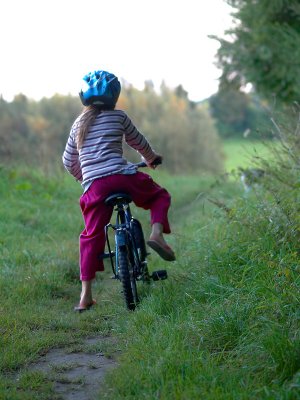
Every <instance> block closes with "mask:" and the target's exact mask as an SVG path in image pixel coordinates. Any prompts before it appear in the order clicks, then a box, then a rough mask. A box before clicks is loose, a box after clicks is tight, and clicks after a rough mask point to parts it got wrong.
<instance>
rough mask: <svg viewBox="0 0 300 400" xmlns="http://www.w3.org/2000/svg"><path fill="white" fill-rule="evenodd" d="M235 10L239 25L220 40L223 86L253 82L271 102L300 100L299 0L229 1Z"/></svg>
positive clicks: (219, 59)
mask: <svg viewBox="0 0 300 400" xmlns="http://www.w3.org/2000/svg"><path fill="white" fill-rule="evenodd" d="M227 3H228V4H230V5H231V6H233V7H234V8H235V9H236V12H235V13H234V14H233V15H234V17H235V18H236V21H237V24H236V26H235V27H233V28H232V29H230V30H228V31H227V35H230V39H229V40H226V39H220V38H216V37H215V39H218V40H219V42H220V44H221V46H220V48H219V50H218V53H217V58H218V65H219V66H220V67H221V68H222V70H223V73H222V77H221V85H220V87H221V88H222V87H224V86H225V87H226V85H228V83H230V84H233V85H234V86H235V87H241V86H244V85H245V84H246V83H248V82H250V83H252V84H253V85H254V87H255V90H256V91H257V92H258V93H259V94H262V95H264V96H266V98H268V99H269V100H270V98H271V97H272V96H275V97H276V98H277V99H278V100H279V101H281V102H283V103H290V102H293V101H299V99H300V4H299V0H272V1H270V0H259V1H256V0H227Z"/></svg>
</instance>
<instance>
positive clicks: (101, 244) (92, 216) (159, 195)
mask: <svg viewBox="0 0 300 400" xmlns="http://www.w3.org/2000/svg"><path fill="white" fill-rule="evenodd" d="M117 192H123V193H128V194H130V196H131V197H132V200H133V202H134V203H135V205H136V206H138V207H141V208H144V209H145V210H149V209H150V211H151V225H153V224H154V223H155V222H159V223H161V224H162V225H163V232H164V233H170V232H171V231H170V226H169V222H168V210H169V207H170V204H171V197H170V195H169V193H168V192H167V191H166V190H165V189H163V188H162V187H160V186H159V185H158V184H156V183H155V182H154V181H153V179H152V178H151V177H150V176H149V175H147V174H144V173H142V172H137V173H136V174H133V175H121V174H119V175H110V176H106V177H103V178H99V179H96V180H95V181H94V182H93V183H92V185H91V187H90V188H89V189H88V191H87V192H86V193H84V194H83V195H82V196H81V198H80V207H81V211H82V215H83V218H84V223H85V229H84V230H83V232H82V233H81V235H80V238H79V247H80V279H81V280H82V281H89V280H91V279H93V278H94V277H95V275H96V271H103V270H104V265H103V261H102V260H99V255H101V254H103V253H104V248H105V232H104V227H105V225H107V224H108V223H109V221H110V219H111V215H112V212H113V207H111V206H107V205H105V203H104V200H105V199H106V198H107V197H108V196H109V195H111V194H112V193H117Z"/></svg>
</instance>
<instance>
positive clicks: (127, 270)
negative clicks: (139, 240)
mask: <svg viewBox="0 0 300 400" xmlns="http://www.w3.org/2000/svg"><path fill="white" fill-rule="evenodd" d="M118 262H119V278H120V281H121V283H122V286H123V294H124V299H125V303H126V306H127V308H128V309H129V310H134V309H135V307H136V305H137V304H138V302H139V299H138V294H137V288H136V281H135V277H134V273H133V268H132V266H131V263H130V262H129V259H128V252H127V249H126V248H124V247H120V248H119V249H118Z"/></svg>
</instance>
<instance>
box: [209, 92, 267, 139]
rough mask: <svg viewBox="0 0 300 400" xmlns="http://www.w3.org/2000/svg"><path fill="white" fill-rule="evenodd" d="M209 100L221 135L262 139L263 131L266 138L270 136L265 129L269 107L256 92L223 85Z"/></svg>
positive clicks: (224, 136) (223, 136) (226, 137)
mask: <svg viewBox="0 0 300 400" xmlns="http://www.w3.org/2000/svg"><path fill="white" fill-rule="evenodd" d="M208 101H209V106H210V110H211V114H212V117H213V118H214V119H215V120H216V127H217V129H218V133H219V135H220V137H222V138H225V139H228V138H242V137H248V136H249V137H250V138H251V139H258V138H259V139H261V136H262V132H264V138H265V139H266V138H268V137H270V133H269V132H268V131H267V132H266V131H265V129H264V128H265V127H266V126H268V124H269V116H268V114H269V110H268V108H269V107H268V105H267V104H265V103H263V102H262V100H260V99H259V97H258V96H257V95H255V94H254V93H250V94H247V93H245V92H242V91H240V90H238V89H236V88H234V87H230V86H229V87H227V88H226V89H225V88H222V87H221V88H219V91H218V92H217V93H216V94H214V95H213V96H211V97H210V98H209V99H208ZM266 133H267V134H266Z"/></svg>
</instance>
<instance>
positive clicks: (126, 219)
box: [105, 200, 140, 279]
mask: <svg viewBox="0 0 300 400" xmlns="http://www.w3.org/2000/svg"><path fill="white" fill-rule="evenodd" d="M115 211H117V216H116V223H115V224H108V225H106V227H105V236H106V243H107V248H108V256H109V258H110V261H111V266H112V271H113V273H114V275H115V278H116V279H117V278H118V276H119V275H118V265H119V263H118V257H119V255H118V249H119V248H122V247H127V249H128V250H129V256H130V257H132V259H131V261H133V263H132V265H134V266H135V267H137V268H136V270H135V271H134V275H135V277H137V275H138V272H139V271H138V270H140V258H139V255H138V251H137V249H136V245H135V241H134V238H133V235H132V232H131V222H132V220H133V217H132V214H131V210H130V206H129V203H128V202H126V201H125V200H123V201H120V202H118V204H117V205H116V209H115ZM109 228H112V229H113V230H114V231H115V249H116V250H115V252H113V251H111V246H110V242H109V236H108V229H109ZM129 244H130V245H129ZM113 257H115V264H114V261H113Z"/></svg>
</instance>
